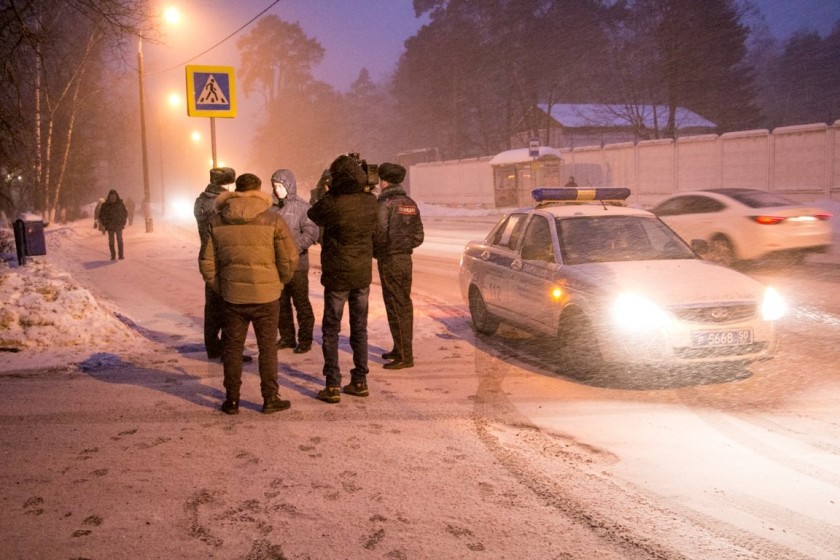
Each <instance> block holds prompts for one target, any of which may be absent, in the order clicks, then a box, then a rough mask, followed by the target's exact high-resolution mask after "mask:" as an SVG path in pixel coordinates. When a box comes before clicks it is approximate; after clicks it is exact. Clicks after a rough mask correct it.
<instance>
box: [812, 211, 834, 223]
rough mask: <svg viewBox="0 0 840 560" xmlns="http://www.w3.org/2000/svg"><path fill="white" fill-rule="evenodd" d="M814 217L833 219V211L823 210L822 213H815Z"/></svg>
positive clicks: (824, 219) (823, 219)
mask: <svg viewBox="0 0 840 560" xmlns="http://www.w3.org/2000/svg"><path fill="white" fill-rule="evenodd" d="M814 217H815V218H817V219H818V220H822V221H826V220H830V219H831V212H823V213H821V214H814Z"/></svg>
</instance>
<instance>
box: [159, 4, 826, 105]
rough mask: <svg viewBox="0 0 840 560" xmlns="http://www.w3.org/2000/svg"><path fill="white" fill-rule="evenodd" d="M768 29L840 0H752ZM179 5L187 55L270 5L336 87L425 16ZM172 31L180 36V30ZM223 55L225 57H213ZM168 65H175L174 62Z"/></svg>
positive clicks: (810, 23)
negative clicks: (316, 49) (313, 46)
mask: <svg viewBox="0 0 840 560" xmlns="http://www.w3.org/2000/svg"><path fill="white" fill-rule="evenodd" d="M753 1H754V3H755V4H756V5H757V7H758V9H759V11H760V12H761V13H762V15H763V16H764V18H765V20H766V22H767V25H768V27H769V29H770V32H771V33H772V34H773V35H774V36H775V37H776V38H778V39H782V40H784V39H786V38H788V37H789V36H790V35H791V34H792V33H793V32H795V31H797V30H799V29H803V28H804V29H810V30H814V31H817V32H819V33H820V34H821V35H823V36H825V35H826V34H828V33H829V32H830V31H831V28H832V26H833V25H834V23H835V22H837V21H838V20H840V0H753ZM172 2H173V3H174V4H175V5H178V6H180V7H181V8H182V10H183V12H184V14H185V16H184V17H185V19H187V20H190V21H191V22H201V23H200V24H199V27H200V28H201V29H202V30H206V32H204V33H198V36H196V37H193V39H192V40H191V41H190V44H188V45H184V46H182V47H177V48H176V49H175V50H176V51H177V53H178V54H179V55H180V56H181V57H183V56H185V55H189V56H194V55H197V54H198V53H200V52H203V51H204V50H206V49H207V48H210V47H211V46H212V45H214V44H215V43H216V42H217V41H219V40H221V39H223V38H224V37H226V36H228V35H229V34H231V33H233V32H235V31H236V30H237V29H238V28H239V27H240V26H242V25H244V24H245V23H246V22H248V21H249V20H250V19H252V18H253V17H255V16H256V15H257V14H259V13H260V12H262V11H263V10H265V9H266V8H268V7H269V6H271V8H270V9H269V10H268V12H267V14H273V15H276V16H278V17H280V18H282V19H284V20H286V21H291V22H298V23H299V24H300V25H301V27H302V28H303V30H304V32H305V33H306V34H307V35H308V36H309V37H312V38H315V39H317V40H318V41H319V42H320V43H321V45H322V46H323V47H324V48H325V50H326V52H325V56H324V60H323V62H322V63H321V65H319V67H317V68H316V69H315V75H316V77H317V78H319V79H321V80H324V81H326V82H328V83H330V84H331V85H333V86H334V87H336V88H337V89H339V90H341V91H346V90H347V88H348V87H349V85H350V83H352V81H353V80H354V79H355V78H356V77H357V76H358V75H359V71H360V70H361V69H362V68H367V69H368V70H369V71H370V72H371V75H372V76H373V78H374V80H381V79H383V78H385V77H387V76H388V75H389V74H390V72H391V71H392V70H393V69H394V66H395V64H396V62H397V60H398V59H399V56H400V54H401V53H402V51H403V48H404V47H403V43H404V41H405V39H407V38H408V37H410V36H411V35H413V34H415V33H416V32H417V30H418V29H419V28H420V26H421V25H422V24H423V23H425V21H426V20H425V19H423V20H418V19H417V18H416V17H415V16H414V10H413V8H412V2H411V0H280V1H279V2H276V3H275V1H274V0H172ZM249 29H250V27H248V28H246V29H245V30H243V31H242V32H240V33H239V34H238V35H237V36H236V37H234V38H232V39H230V40H228V41H227V42H226V43H225V44H223V45H222V46H220V47H218V48H216V49H214V50H212V51H211V52H210V53H208V54H206V55H203V56H202V57H201V58H200V59H199V60H197V61H194V62H192V63H193V64H233V65H235V63H236V62H237V61H236V58H237V51H236V46H235V43H236V39H237V38H238V37H240V36H241V35H243V34H244V33H247V32H248V30H249ZM179 35H182V36H185V35H184V33H183V31H181V32H179ZM220 60H227V62H218V61H220ZM174 64H177V62H176V63H174Z"/></svg>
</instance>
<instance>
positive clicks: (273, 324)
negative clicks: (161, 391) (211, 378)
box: [198, 173, 298, 414]
mask: <svg viewBox="0 0 840 560" xmlns="http://www.w3.org/2000/svg"><path fill="white" fill-rule="evenodd" d="M261 184H262V182H261V181H260V179H259V177H257V176H256V175H252V174H251V173H244V174H242V175H240V176H239V177H237V178H236V190H235V191H234V192H223V193H220V194H219V195H218V196H217V197H216V205H215V207H216V210H217V213H216V214H215V215H214V216H213V217H212V218H211V219H210V225H209V228H210V238H209V240H208V241H207V243H205V244H204V246H203V247H202V249H201V253H200V255H199V262H198V265H199V270H200V271H201V275H202V277H203V278H204V281H205V282H206V283H207V284H209V285H210V286H212V288H213V289H214V290H216V291H217V292H218V293H219V294H221V296H222V298H224V301H225V304H224V314H223V315H224V326H223V327H222V364H223V365H224V386H225V401H224V402H223V403H222V407H221V409H222V412H224V413H226V414H237V413H238V412H239V396H240V387H241V385H242V350H243V349H244V348H245V338H246V336H247V335H248V325H249V324H251V323H253V325H254V334H255V335H256V338H257V347H258V348H259V360H258V361H259V372H260V393H262V397H263V407H262V412H263V414H270V413H272V412H278V411H281V410H286V409H287V408H289V407H290V406H291V403H290V402H289V401H286V400H282V399H280V395H279V394H278V389H279V386H278V384H277V349H276V348H275V343H274V337H275V333H277V318H278V316H279V314H280V293H281V292H282V291H283V283H284V282H288V281H289V280H291V279H292V276H293V275H294V271H295V268H296V267H297V264H298V251H297V246H295V242H294V239H293V238H292V234H291V232H290V231H289V228H288V227H287V226H286V223H285V222H284V221H283V218H282V217H281V216H280V213H279V212H277V211H276V210H275V209H274V208H273V207H272V204H271V196H269V195H268V194H266V193H263V192H262V191H260V186H261Z"/></svg>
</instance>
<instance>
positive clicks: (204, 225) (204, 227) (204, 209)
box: [193, 183, 228, 247]
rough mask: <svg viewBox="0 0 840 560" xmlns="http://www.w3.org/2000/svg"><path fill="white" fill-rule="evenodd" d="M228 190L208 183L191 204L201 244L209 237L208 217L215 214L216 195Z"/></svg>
mask: <svg viewBox="0 0 840 560" xmlns="http://www.w3.org/2000/svg"><path fill="white" fill-rule="evenodd" d="M223 192H228V190H227V189H226V188H225V187H223V186H221V185H214V184H213V183H210V184H208V185H207V188H206V189H204V192H202V193H201V194H200V195H198V197H196V199H195V205H194V206H193V215H195V221H196V224H197V225H198V236H199V237H200V238H201V246H202V247H204V245H205V244H206V243H207V240H208V239H209V238H210V218H212V217H213V215H214V214H216V197H217V196H219V195H220V194H221V193H223Z"/></svg>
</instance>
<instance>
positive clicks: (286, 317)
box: [271, 169, 318, 354]
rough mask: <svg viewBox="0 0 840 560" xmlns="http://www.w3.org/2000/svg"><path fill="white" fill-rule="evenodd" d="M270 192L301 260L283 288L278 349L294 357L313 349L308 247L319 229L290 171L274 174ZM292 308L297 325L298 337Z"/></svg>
mask: <svg viewBox="0 0 840 560" xmlns="http://www.w3.org/2000/svg"><path fill="white" fill-rule="evenodd" d="M271 189H272V192H273V193H274V197H275V199H276V202H275V204H276V205H277V206H278V207H279V208H280V215H281V216H283V219H284V220H285V221H286V225H287V226H289V230H290V231H291V232H292V237H293V238H294V240H295V244H296V245H297V248H298V258H299V260H298V266H297V270H295V275H294V276H293V277H292V279H291V280H289V281H288V282H287V283H286V285H285V286H283V293H282V294H280V318H279V323H278V328H279V331H280V338H279V340H278V341H277V349H278V350H279V349H283V348H294V350H293V352H294V353H295V354H304V353H306V352H309V351H310V350H311V349H312V331H313V330H314V329H315V314H314V313H313V311H312V303H311V302H310V301H309V247H310V246H311V245H312V244H313V243H315V242H316V241H318V226H316V225H315V222H313V221H312V220H310V219H309V217H308V216H307V215H306V212H307V211H309V208H310V206H309V203H308V202H306V201H305V200H304V199H302V198H301V197H299V196H298V194H297V181H296V180H295V174H294V173H292V172H291V170H289V169H278V170H277V171H275V172H274V174H273V175H272V176H271ZM293 305H294V312H295V314H296V315H297V322H298V331H297V336H296V335H295V314H293V313H292V306H293Z"/></svg>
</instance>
